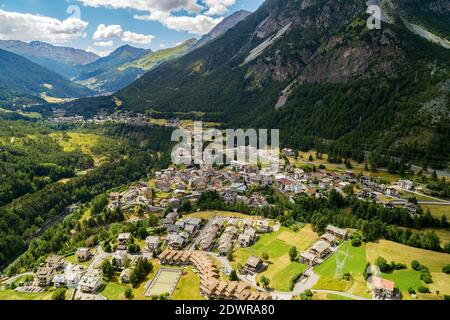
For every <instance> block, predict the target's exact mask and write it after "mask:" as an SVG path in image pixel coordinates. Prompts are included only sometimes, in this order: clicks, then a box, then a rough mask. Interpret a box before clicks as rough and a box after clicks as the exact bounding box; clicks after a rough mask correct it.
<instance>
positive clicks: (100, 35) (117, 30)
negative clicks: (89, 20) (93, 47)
mask: <svg viewBox="0 0 450 320" xmlns="http://www.w3.org/2000/svg"><path fill="white" fill-rule="evenodd" d="M122 34H123V30H122V27H121V26H120V25H118V24H113V25H109V26H105V25H104V24H100V25H99V26H98V27H97V30H96V31H95V33H94V36H93V37H92V39H94V40H102V39H119V38H120V37H121V36H122Z"/></svg>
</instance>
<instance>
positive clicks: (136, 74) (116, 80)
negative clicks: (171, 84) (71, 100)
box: [75, 39, 197, 94]
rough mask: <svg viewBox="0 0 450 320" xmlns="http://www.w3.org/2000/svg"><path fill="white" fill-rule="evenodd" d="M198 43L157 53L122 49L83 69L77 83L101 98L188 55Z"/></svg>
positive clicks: (188, 42)
mask: <svg viewBox="0 0 450 320" xmlns="http://www.w3.org/2000/svg"><path fill="white" fill-rule="evenodd" d="M196 42H197V40H196V39H190V40H187V41H185V42H183V43H182V44H180V45H178V46H176V47H173V48H169V49H163V50H159V51H156V52H153V51H151V50H143V49H137V48H133V47H131V46H123V47H120V48H118V49H117V50H115V51H114V52H112V53H111V54H110V55H108V56H107V57H105V58H101V59H99V60H97V61H95V62H93V63H91V64H89V65H86V66H83V67H81V75H80V76H79V77H77V78H76V79H75V81H77V82H78V83H80V84H83V85H85V86H87V87H89V88H91V89H92V90H95V91H96V92H99V93H102V94H105V93H113V92H116V91H118V90H120V89H122V88H124V87H126V86H127V85H129V84H131V83H133V82H134V81H135V80H137V79H139V78H140V77H141V76H142V75H144V73H145V72H147V71H149V70H151V69H153V68H155V67H157V66H158V65H159V64H161V63H162V62H164V61H168V60H171V59H175V58H177V57H179V56H181V55H183V54H185V53H186V52H187V51H188V50H189V49H190V48H191V47H192V45H194V44H195V43H196Z"/></svg>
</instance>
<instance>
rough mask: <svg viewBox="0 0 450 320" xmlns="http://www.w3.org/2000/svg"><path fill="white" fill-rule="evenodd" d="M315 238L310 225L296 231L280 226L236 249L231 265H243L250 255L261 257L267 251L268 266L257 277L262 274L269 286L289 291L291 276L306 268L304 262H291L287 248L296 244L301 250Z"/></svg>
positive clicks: (315, 235)
mask: <svg viewBox="0 0 450 320" xmlns="http://www.w3.org/2000/svg"><path fill="white" fill-rule="evenodd" d="M317 238H318V236H317V234H316V233H315V232H313V231H312V229H311V225H306V226H304V227H303V228H302V229H301V230H300V231H298V232H293V231H292V230H290V229H287V228H284V227H281V228H280V230H279V231H277V232H272V233H267V234H264V235H262V236H261V238H260V239H259V240H258V241H257V243H256V244H255V245H253V246H252V247H249V248H242V249H239V250H237V251H236V252H235V261H234V262H233V266H234V267H236V265H237V264H241V265H244V264H245V263H246V262H247V259H248V258H249V257H250V256H251V255H255V256H258V257H261V256H262V254H263V253H267V254H268V255H269V266H268V268H267V270H266V271H264V272H263V273H261V274H260V275H258V279H260V278H261V276H263V275H264V276H266V277H268V278H269V279H270V281H271V287H273V288H274V289H275V290H278V291H289V283H290V280H291V279H292V277H293V276H294V275H297V274H298V273H300V272H303V271H305V270H306V269H307V266H306V265H304V264H301V263H298V262H291V260H290V258H289V249H290V248H291V247H292V246H296V247H297V249H298V251H303V250H305V249H306V248H308V247H310V246H311V245H312V244H313V243H314V241H316V240H317Z"/></svg>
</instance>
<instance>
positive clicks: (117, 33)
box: [92, 24, 155, 44]
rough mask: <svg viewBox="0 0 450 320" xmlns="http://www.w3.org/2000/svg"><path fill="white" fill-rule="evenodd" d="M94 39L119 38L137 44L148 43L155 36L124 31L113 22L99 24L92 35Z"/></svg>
mask: <svg viewBox="0 0 450 320" xmlns="http://www.w3.org/2000/svg"><path fill="white" fill-rule="evenodd" d="M92 38H93V39H94V40H109V39H120V40H122V41H123V42H132V43H139V44H149V43H151V42H152V41H153V39H155V36H152V35H145V34H140V33H134V32H131V31H124V30H123V29H122V26H120V25H118V24H113V25H109V26H106V25H104V24H100V25H98V27H97V30H96V31H95V33H94V36H93V37H92Z"/></svg>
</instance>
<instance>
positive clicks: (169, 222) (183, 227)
mask: <svg viewBox="0 0 450 320" xmlns="http://www.w3.org/2000/svg"><path fill="white" fill-rule="evenodd" d="M179 218H180V215H179V213H178V212H177V210H176V209H175V210H174V211H172V212H170V213H169V214H167V216H166V217H165V218H164V221H163V224H164V226H165V227H166V229H167V233H168V234H167V238H166V241H167V245H168V246H169V248H170V249H174V250H181V249H184V248H185V247H186V246H187V245H188V244H189V243H191V241H192V240H193V239H194V238H195V237H196V236H197V234H198V232H199V231H200V229H201V228H202V226H203V220H202V219H200V218H189V219H185V220H183V219H179Z"/></svg>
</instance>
